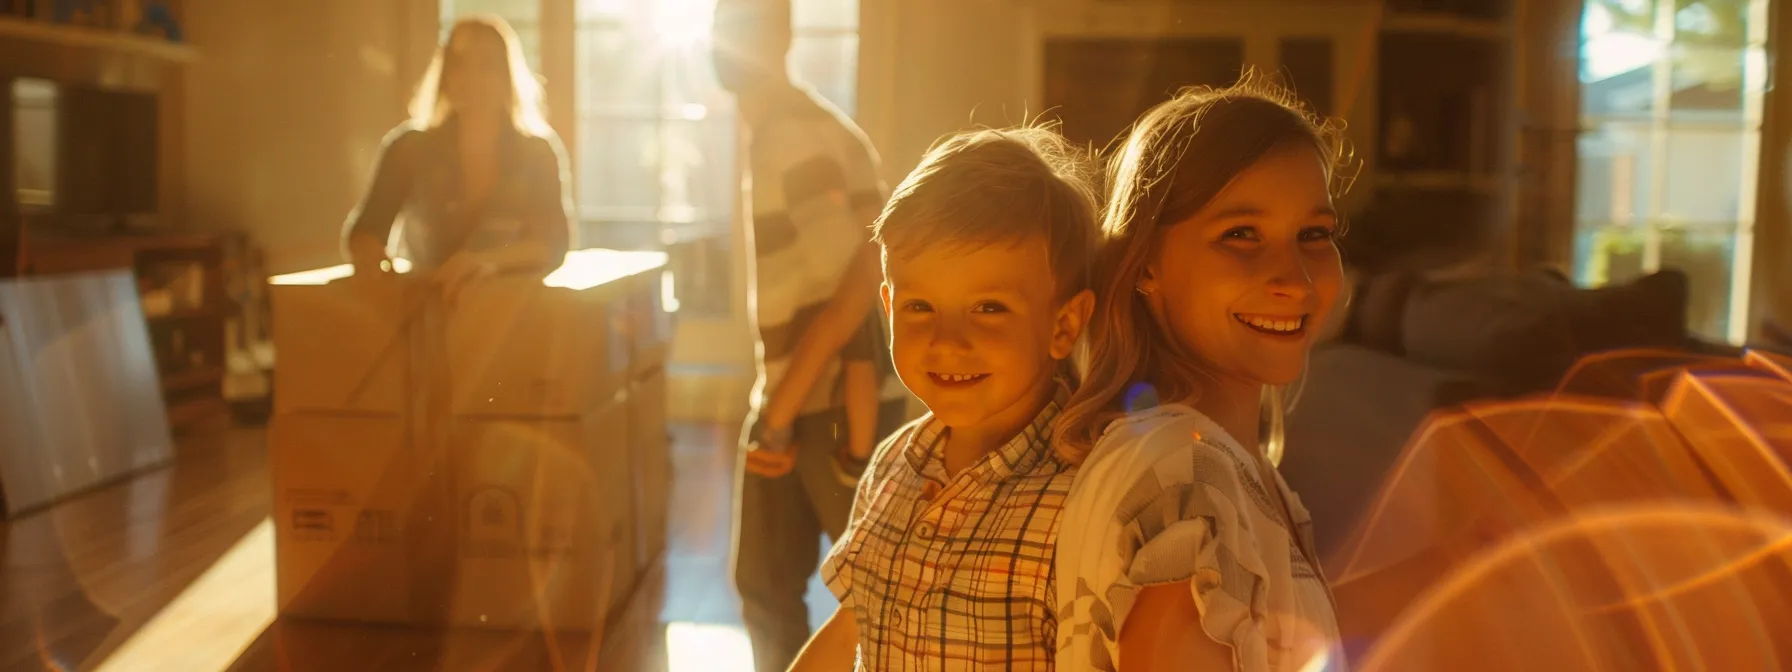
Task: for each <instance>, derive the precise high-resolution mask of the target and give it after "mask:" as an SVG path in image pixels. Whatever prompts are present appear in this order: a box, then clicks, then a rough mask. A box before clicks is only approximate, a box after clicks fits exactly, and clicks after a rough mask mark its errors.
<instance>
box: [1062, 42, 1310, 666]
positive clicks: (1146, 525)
mask: <svg viewBox="0 0 1792 672" xmlns="http://www.w3.org/2000/svg"><path fill="white" fill-rule="evenodd" d="M1342 154H1343V152H1342V151H1341V146H1340V142H1339V140H1338V139H1337V135H1336V133H1335V129H1334V128H1332V127H1330V126H1328V125H1327V124H1325V123H1323V122H1321V121H1320V120H1318V119H1316V118H1314V117H1313V116H1311V115H1310V114H1308V113H1306V112H1305V111H1304V110H1303V109H1302V108H1301V107H1300V106H1299V104H1298V103H1295V102H1293V101H1292V100H1291V98H1290V96H1289V95H1288V94H1287V93H1286V92H1284V91H1282V90H1280V89H1278V88H1276V87H1274V86H1273V85H1268V84H1265V83H1262V82H1260V81H1257V80H1255V79H1253V78H1249V77H1247V78H1246V79H1245V80H1244V81H1243V82H1241V83H1240V84H1238V85H1236V86H1234V87H1232V88H1228V89H1217V90H1216V89H1193V90H1189V91H1185V92H1183V93H1181V94H1179V95H1178V96H1177V97H1176V98H1174V99H1173V100H1170V101H1168V102H1166V103H1163V104H1161V105H1158V106H1157V107H1156V108H1153V109H1152V110H1151V111H1150V112H1147V113H1146V114H1145V116H1144V117H1142V118H1141V119H1140V120H1139V121H1138V123H1137V124H1136V125H1135V126H1134V128H1133V130H1132V133H1131V135H1130V136H1129V137H1128V139H1127V141H1126V144H1125V146H1124V147H1123V148H1122V150H1121V153H1120V154H1119V155H1118V156H1117V158H1116V159H1115V160H1114V163H1113V165H1112V167H1111V168H1112V173H1111V176H1112V180H1111V184H1112V185H1113V189H1114V191H1113V193H1112V196H1111V200H1110V202H1109V203H1108V207H1107V211H1106V214H1105V216H1104V219H1103V223H1102V228H1103V238H1104V241H1103V249H1102V251H1101V253H1100V254H1099V255H1098V256H1097V258H1096V266H1095V282H1094V285H1095V287H1096V289H1097V291H1098V292H1101V293H1100V294H1099V296H1100V304H1099V305H1098V307H1097V308H1096V311H1095V314H1094V316H1093V318H1092V320H1091V323H1090V327H1089V329H1090V331H1089V334H1088V338H1089V365H1088V369H1089V373H1088V375H1087V377H1086V379H1085V381H1084V383H1083V385H1082V387H1081V388H1079V390H1078V392H1077V394H1076V395H1075V397H1074V398H1072V399H1071V401H1070V404H1069V405H1068V407H1067V408H1066V410H1065V411H1064V415H1063V417H1062V419H1061V420H1060V424H1059V426H1058V434H1057V440H1056V448H1057V450H1058V451H1059V452H1060V454H1061V455H1063V456H1064V457H1065V458H1066V459H1067V460H1072V461H1075V462H1078V463H1080V469H1081V471H1080V474H1079V475H1078V477H1077V481H1076V483H1075V485H1074V486H1073V487H1072V490H1071V495H1070V498H1069V500H1068V501H1067V503H1066V505H1065V512H1064V518H1063V522H1062V528H1061V530H1060V534H1059V538H1058V556H1057V563H1058V584H1059V589H1058V591H1057V594H1058V595H1059V596H1060V604H1061V605H1062V606H1061V608H1060V609H1059V627H1058V641H1059V646H1058V665H1059V667H1060V668H1062V669H1097V670H1125V671H1126V672H1138V671H1141V670H1160V669H1175V670H1227V669H1231V670H1246V671H1258V670H1296V669H1321V668H1319V667H1309V665H1311V664H1312V663H1314V662H1316V659H1317V658H1319V657H1322V656H1327V655H1329V652H1330V651H1331V650H1332V647H1333V645H1334V644H1335V643H1336V639H1337V625H1336V622H1335V616H1334V608H1333V605H1332V602H1331V597H1330V592H1329V591H1328V589H1327V587H1326V584H1325V580H1324V578H1323V577H1322V576H1321V574H1320V572H1319V563H1318V560H1317V559H1316V558H1314V557H1313V555H1312V543H1311V541H1310V537H1311V533H1310V527H1311V524H1310V518H1309V517H1308V514H1307V511H1306V510H1305V509H1304V508H1303V507H1302V506H1301V504H1300V500H1299V498H1297V497H1295V495H1294V493H1293V492H1290V491H1289V490H1288V486H1287V484H1286V483H1284V482H1283V481H1282V479H1281V477H1280V475H1279V474H1277V473H1276V470H1275V467H1274V465H1273V464H1271V462H1270V458H1269V456H1268V455H1267V454H1266V451H1264V450H1261V449H1259V445H1260V443H1264V441H1263V440H1264V439H1265V438H1268V437H1263V436H1260V434H1262V433H1263V432H1261V431H1260V418H1261V417H1262V416H1263V411H1262V408H1261V407H1262V400H1263V399H1273V398H1274V395H1275V394H1279V393H1280V389H1281V388H1282V387H1283V386H1286V385H1288V384H1290V383H1293V382H1295V381H1296V380H1297V379H1298V378H1299V377H1300V376H1301V372H1302V370H1303V369H1304V368H1305V365H1306V360H1307V352H1308V350H1309V349H1310V348H1311V347H1312V345H1313V341H1314V339H1315V336H1316V335H1317V334H1318V333H1319V332H1320V331H1321V325H1323V324H1324V323H1325V321H1326V318H1327V317H1328V315H1330V313H1331V311H1332V309H1333V307H1334V306H1335V305H1336V303H1337V301H1338V298H1339V292H1340V288H1341V287H1342V285H1343V268H1342V264H1341V262H1340V260H1339V255H1338V249H1337V246H1336V244H1335V240H1336V238H1337V235H1338V232H1339V218H1338V215H1337V212H1336V211H1335V210H1334V208H1333V200H1332V199H1333V188H1332V186H1333V184H1334V183H1335V182H1337V180H1334V179H1333V178H1334V173H1335V170H1334V169H1335V167H1336V166H1337V165H1338V164H1339V163H1340V157H1341V155H1342ZM1265 390H1272V391H1273V393H1269V394H1266V393H1265ZM1149 399H1155V400H1161V402H1162V403H1156V402H1153V401H1145V402H1141V401H1140V400H1149ZM1322 664H1324V663H1322ZM1338 665H1341V661H1337V662H1335V663H1331V666H1329V667H1325V668H1324V669H1337V667H1336V666H1338Z"/></svg>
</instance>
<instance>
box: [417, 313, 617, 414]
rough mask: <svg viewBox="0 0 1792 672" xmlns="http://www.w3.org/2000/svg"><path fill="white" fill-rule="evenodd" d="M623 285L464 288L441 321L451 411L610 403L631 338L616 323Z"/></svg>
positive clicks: (583, 408) (574, 410)
mask: <svg viewBox="0 0 1792 672" xmlns="http://www.w3.org/2000/svg"><path fill="white" fill-rule="evenodd" d="M624 289H625V287H624V286H623V285H622V283H612V284H607V285H602V286H598V287H592V288H589V289H583V290H574V289H567V288H563V287H542V286H540V285H539V284H536V283H531V282H529V281H527V280H522V279H518V280H499V281H493V282H490V283H487V284H485V285H483V286H476V287H471V288H469V289H468V290H467V291H466V292H465V293H464V294H463V295H462V297H461V298H460V300H459V301H458V302H457V303H456V305H455V306H454V307H453V310H452V311H451V312H449V313H448V315H447V318H446V323H445V332H444V334H445V339H446V340H445V347H446V357H447V362H448V371H449V374H448V375H449V385H450V388H451V390H452V391H451V393H450V394H451V397H452V401H451V402H450V403H451V404H452V408H453V412H454V413H455V414H456V415H481V416H529V417H574V416H578V415H581V414H584V413H586V412H589V411H592V410H594V409H596V408H598V407H599V406H602V405H603V404H605V403H607V402H609V401H610V400H611V399H613V398H614V397H615V396H616V393H617V392H619V391H620V390H621V389H622V387H623V386H624V384H625V383H626V381H627V371H628V365H629V351H628V343H627V341H626V340H625V339H623V338H620V337H619V334H618V333H617V331H618V330H617V329H616V328H615V326H614V323H615V322H618V321H620V320H621V316H622V314H623V308H622V306H621V305H620V304H621V303H622V302H623V300H622V297H623V296H625V294H624V291H623V290H624Z"/></svg>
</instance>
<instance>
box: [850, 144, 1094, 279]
mask: <svg viewBox="0 0 1792 672" xmlns="http://www.w3.org/2000/svg"><path fill="white" fill-rule="evenodd" d="M1097 176H1098V174H1097V169H1096V167H1095V164H1094V162H1093V160H1092V158H1091V153H1090V152H1089V151H1087V150H1086V149H1081V148H1078V147H1076V146H1075V145H1072V144H1071V143H1070V142H1069V141H1068V140H1065V139H1064V136H1061V135H1059V134H1058V133H1057V131H1056V130H1055V129H1053V128H1051V127H1045V126H1027V127H1020V128H1011V129H1002V130H994V129H985V130H977V131H967V132H963V133H955V134H952V135H949V136H946V137H944V138H942V139H941V140H940V141H939V142H936V143H934V145H933V148H932V149H929V150H928V151H927V155H926V156H924V157H922V158H921V164H920V165H918V166H916V167H915V169H914V170H913V171H911V172H909V174H908V177H906V178H904V179H903V180H902V184H900V185H898V186H897V187H896V193H895V194H893V195H891V197H890V201H889V203H888V204H886V205H885V206H884V211H883V214H881V215H879V216H878V218H877V223H876V224H874V225H873V226H872V239H873V240H875V241H877V243H878V244H879V245H881V246H882V247H883V255H884V265H885V268H886V269H887V268H888V266H889V260H890V257H891V255H892V254H894V255H897V256H910V255H913V254H914V253H916V252H918V251H919V250H922V249H926V248H931V247H936V246H940V245H955V244H971V245H979V244H990V243H1003V242H1011V241H1018V240H1022V239H1025V238H1029V237H1031V236H1036V235H1037V236H1043V237H1044V238H1045V240H1046V245H1047V249H1048V250H1049V252H1050V255H1051V271H1052V274H1053V277H1054V278H1055V279H1056V280H1057V290H1058V291H1057V294H1058V298H1060V299H1068V298H1069V297H1071V296H1074V295H1075V294H1076V293H1077V292H1080V291H1082V290H1084V289H1087V288H1088V287H1089V262H1090V259H1091V257H1092V256H1093V255H1094V250H1095V245H1096V241H1097V239H1098V229H1097V226H1096V214H1095V212H1096V202H1097V195H1096V188H1095V185H1094V179H1095V178H1096V177H1097Z"/></svg>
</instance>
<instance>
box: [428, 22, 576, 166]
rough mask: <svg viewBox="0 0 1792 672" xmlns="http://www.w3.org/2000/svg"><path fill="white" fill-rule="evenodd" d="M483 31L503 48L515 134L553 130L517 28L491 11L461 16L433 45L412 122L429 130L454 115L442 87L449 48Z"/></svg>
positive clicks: (511, 122)
mask: <svg viewBox="0 0 1792 672" xmlns="http://www.w3.org/2000/svg"><path fill="white" fill-rule="evenodd" d="M478 33H484V34H485V35H487V36H489V37H491V38H492V39H494V40H497V44H498V45H500V46H501V48H502V49H503V50H504V61H505V65H506V67H505V68H504V72H505V78H506V79H507V80H509V84H510V86H509V89H510V90H509V92H508V94H507V95H508V96H509V98H510V100H509V101H508V103H509V104H508V106H507V107H508V109H509V110H510V124H511V125H512V126H514V127H516V130H517V132H518V133H522V134H524V135H533V136H547V135H550V134H551V133H552V132H553V131H552V130H551V129H550V128H549V127H548V123H547V119H546V118H545V117H544V116H543V113H542V103H541V80H540V79H538V78H537V77H536V76H535V73H534V72H532V71H530V70H529V62H528V61H527V60H525V59H524V58H523V48H522V41H521V40H519V39H517V36H516V30H514V29H512V28H511V27H510V23H509V22H507V21H505V20H504V19H502V18H500V17H498V16H496V15H493V14H475V15H472V16H466V17H462V18H461V19H460V20H458V21H455V22H454V27H453V28H450V29H449V30H448V39H446V40H443V41H442V44H441V46H439V47H437V48H436V55H435V57H434V58H432V59H430V62H429V69H428V70H425V71H424V73H423V79H422V80H421V81H420V82H418V84H417V94H416V96H415V97H413V98H411V104H410V113H411V122H412V123H413V124H415V125H416V126H417V127H418V128H423V129H430V128H436V127H438V126H441V125H442V124H444V123H446V122H447V121H448V118H449V117H452V116H454V101H452V100H449V99H448V95H447V92H445V91H444V90H443V84H444V82H443V80H445V79H446V74H447V73H446V70H447V69H448V67H450V66H449V63H448V50H449V48H450V47H452V46H454V44H455V41H456V40H464V39H468V36H470V35H474V34H478Z"/></svg>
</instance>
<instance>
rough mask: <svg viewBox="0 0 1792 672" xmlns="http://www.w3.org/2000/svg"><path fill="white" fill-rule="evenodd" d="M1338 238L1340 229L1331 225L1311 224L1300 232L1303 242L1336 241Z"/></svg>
mask: <svg viewBox="0 0 1792 672" xmlns="http://www.w3.org/2000/svg"><path fill="white" fill-rule="evenodd" d="M1337 239H1338V230H1337V229H1335V228H1332V227H1329V226H1311V227H1307V228H1305V229H1302V230H1301V232H1300V240H1301V242H1303V243H1304V242H1327V243H1330V242H1334V241H1336V240H1337Z"/></svg>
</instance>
